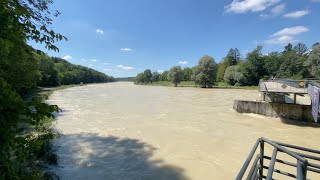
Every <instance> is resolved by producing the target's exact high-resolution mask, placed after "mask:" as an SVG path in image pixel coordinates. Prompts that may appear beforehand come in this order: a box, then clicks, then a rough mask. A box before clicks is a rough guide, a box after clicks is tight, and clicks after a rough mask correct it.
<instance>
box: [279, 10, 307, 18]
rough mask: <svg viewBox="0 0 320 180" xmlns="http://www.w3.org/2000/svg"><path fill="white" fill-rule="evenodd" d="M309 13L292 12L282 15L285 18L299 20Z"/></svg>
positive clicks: (304, 11) (305, 11)
mask: <svg viewBox="0 0 320 180" xmlns="http://www.w3.org/2000/svg"><path fill="white" fill-rule="evenodd" d="M309 13H310V11H309V10H302V11H294V12H291V13H288V14H285V15H283V16H284V17H286V18H300V17H303V16H305V15H308V14H309Z"/></svg>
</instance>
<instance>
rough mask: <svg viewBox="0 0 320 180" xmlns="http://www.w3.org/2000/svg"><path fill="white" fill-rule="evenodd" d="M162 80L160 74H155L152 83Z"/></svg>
mask: <svg viewBox="0 0 320 180" xmlns="http://www.w3.org/2000/svg"><path fill="white" fill-rule="evenodd" d="M159 80H160V74H159V73H158V72H153V73H152V76H151V82H157V81H159Z"/></svg>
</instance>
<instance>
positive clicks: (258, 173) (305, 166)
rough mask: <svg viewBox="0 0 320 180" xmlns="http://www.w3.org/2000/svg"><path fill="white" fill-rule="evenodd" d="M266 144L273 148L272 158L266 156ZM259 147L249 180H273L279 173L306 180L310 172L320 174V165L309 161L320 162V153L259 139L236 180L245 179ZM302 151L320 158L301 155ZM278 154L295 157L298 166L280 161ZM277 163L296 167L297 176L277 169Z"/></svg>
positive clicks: (248, 174)
mask: <svg viewBox="0 0 320 180" xmlns="http://www.w3.org/2000/svg"><path fill="white" fill-rule="evenodd" d="M265 144H268V145H270V146H272V147H273V153H272V155H271V157H270V156H266V155H265V147H264V146H265ZM258 147H260V153H259V154H257V156H256V158H255V160H254V161H253V163H252V166H251V168H250V170H249V172H248V173H247V176H246V179H247V180H248V179H250V180H252V179H253V180H258V179H259V180H261V179H267V180H271V179H273V173H278V174H281V175H284V176H287V177H291V178H295V179H299V180H306V179H307V172H308V171H312V172H315V173H318V174H320V165H319V164H315V163H311V162H309V161H308V159H312V160H313V161H319V162H320V157H319V156H320V151H318V150H313V149H309V148H304V147H299V146H294V145H290V144H285V143H280V142H275V141H270V140H268V139H266V138H263V137H262V138H259V139H258V140H257V142H256V143H255V145H254V146H253V148H252V150H251V152H250V154H249V156H248V158H247V159H246V161H245V163H244V164H243V166H242V168H241V170H240V172H239V174H238V176H237V177H236V180H241V179H243V177H244V175H245V173H246V171H247V169H248V167H249V165H250V162H251V160H252V158H253V156H254V154H255V153H256V151H257V149H258ZM287 148H290V149H294V150H298V151H299V152H295V151H293V150H289V149H287ZM301 151H302V152H308V153H314V154H317V155H319V156H313V155H309V154H305V153H301ZM278 153H285V154H287V155H289V156H291V157H293V158H294V159H296V161H297V164H295V163H292V162H289V161H284V160H280V159H278V158H277V154H278ZM265 159H267V160H270V163H269V165H267V164H266V163H264V160H265ZM276 163H280V164H282V165H286V166H291V167H296V169H297V171H296V174H293V173H289V172H285V171H282V170H279V169H275V164H276ZM277 167H278V166H277ZM264 169H266V170H268V171H267V173H266V174H264Z"/></svg>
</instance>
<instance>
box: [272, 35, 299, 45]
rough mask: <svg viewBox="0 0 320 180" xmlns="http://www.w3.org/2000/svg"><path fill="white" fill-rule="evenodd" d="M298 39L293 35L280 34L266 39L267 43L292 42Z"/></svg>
mask: <svg viewBox="0 0 320 180" xmlns="http://www.w3.org/2000/svg"><path fill="white" fill-rule="evenodd" d="M295 41H296V40H295V39H294V38H293V37H292V36H278V37H274V38H271V39H268V40H266V43H267V44H287V43H290V42H295Z"/></svg>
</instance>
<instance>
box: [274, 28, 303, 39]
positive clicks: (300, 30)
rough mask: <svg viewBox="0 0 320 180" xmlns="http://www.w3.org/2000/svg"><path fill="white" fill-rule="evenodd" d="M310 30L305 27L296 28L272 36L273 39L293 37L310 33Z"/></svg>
mask: <svg viewBox="0 0 320 180" xmlns="http://www.w3.org/2000/svg"><path fill="white" fill-rule="evenodd" d="M308 31H309V29H308V28H306V27H304V26H295V27H291V28H284V29H282V30H280V31H278V32H276V33H274V34H272V35H271V36H272V37H276V36H292V35H299V34H301V33H304V32H308Z"/></svg>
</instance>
